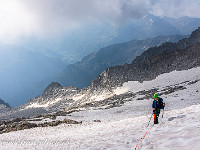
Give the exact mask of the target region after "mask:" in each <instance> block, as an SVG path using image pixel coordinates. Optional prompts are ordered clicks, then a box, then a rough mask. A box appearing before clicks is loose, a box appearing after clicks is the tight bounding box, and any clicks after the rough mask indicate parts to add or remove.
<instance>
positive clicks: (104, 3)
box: [0, 0, 200, 42]
mask: <svg viewBox="0 0 200 150" xmlns="http://www.w3.org/2000/svg"><path fill="white" fill-rule="evenodd" d="M199 8H200V2H199V1H197V0H6V1H5V0H0V18H1V23H0V42H9V41H12V42H13V41H17V40H19V39H21V38H24V37H30V36H35V37H37V38H45V37H48V36H51V35H56V34H58V35H59V34H61V33H62V32H63V31H67V30H73V29H74V28H80V27H81V26H83V25H86V24H90V23H102V22H107V23H110V24H112V25H118V24H121V23H123V22H124V21H125V20H127V19H140V18H142V17H143V16H144V15H145V14H146V13H152V14H155V15H158V16H169V17H175V18H176V17H181V16H189V17H200V9H199Z"/></svg>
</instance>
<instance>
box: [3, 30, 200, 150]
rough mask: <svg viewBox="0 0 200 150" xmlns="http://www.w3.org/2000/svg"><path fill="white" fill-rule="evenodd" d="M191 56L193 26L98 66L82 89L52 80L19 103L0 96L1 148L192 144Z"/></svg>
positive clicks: (194, 59)
mask: <svg viewBox="0 0 200 150" xmlns="http://www.w3.org/2000/svg"><path fill="white" fill-rule="evenodd" d="M199 58H200V28H198V29H196V30H195V31H193V32H192V34H191V35H190V37H188V38H184V39H182V40H180V41H179V42H177V43H171V42H166V43H164V44H161V45H160V46H154V47H151V48H149V49H147V50H146V51H144V52H143V53H142V54H141V55H140V56H137V57H136V58H135V59H134V58H133V59H134V60H133V61H132V62H130V63H126V64H123V65H118V66H113V67H109V68H107V69H105V70H104V71H103V72H102V73H101V74H100V75H99V76H98V77H97V78H95V79H94V80H93V81H92V83H91V85H90V86H88V87H85V88H82V89H78V88H76V87H74V86H67V87H64V86H61V85H60V84H59V83H58V82H52V83H51V84H49V85H48V86H47V87H46V89H45V90H44V92H43V94H42V95H40V96H38V97H36V98H32V99H30V100H29V101H28V102H27V103H26V104H23V105H20V106H18V107H15V108H9V106H6V105H5V103H3V102H2V103H3V105H4V107H6V111H4V112H2V113H1V114H0V120H1V122H0V124H1V126H0V133H2V134H0V145H1V148H2V149H15V148H16V147H17V149H28V148H30V147H31V148H33V149H115V150H116V149H120V150H121V149H127V150H128V149H144V150H145V149H169V150H170V149H176V150H184V149H185V150H186V149H189V148H191V147H192V149H195V150H198V148H199V146H200V144H199V143H200V142H199V141H200V138H199V126H200V122H199V117H200V116H199V112H200V91H199V89H200V59H199ZM155 93H158V95H159V96H160V97H162V98H163V100H164V102H165V103H166V106H165V109H164V110H162V111H161V114H160V117H159V124H153V118H152V107H151V106H152V100H153V95H154V94H155ZM27 135H28V136H27Z"/></svg>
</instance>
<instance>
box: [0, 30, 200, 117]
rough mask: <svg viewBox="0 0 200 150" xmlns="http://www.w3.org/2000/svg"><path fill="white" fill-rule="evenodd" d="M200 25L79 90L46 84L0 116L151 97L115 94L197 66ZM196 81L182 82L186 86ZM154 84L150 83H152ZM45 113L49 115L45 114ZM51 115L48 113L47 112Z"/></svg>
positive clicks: (147, 94) (64, 111)
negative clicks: (132, 84)
mask: <svg viewBox="0 0 200 150" xmlns="http://www.w3.org/2000/svg"><path fill="white" fill-rule="evenodd" d="M199 58H200V28H198V29H197V30H195V31H194V32H192V34H191V36H190V37H189V38H184V39H182V40H180V41H179V42H177V43H171V42H165V43H164V44H161V45H160V46H154V47H151V48H149V49H148V50H146V51H144V52H143V53H142V54H141V55H140V56H137V57H136V58H135V59H134V60H133V61H132V62H131V63H130V64H124V65H118V66H114V67H109V68H107V69H105V70H104V71H103V72H102V73H101V74H100V75H99V76H98V77H97V78H95V79H94V80H93V81H92V83H91V85H90V86H88V87H86V88H83V89H80V90H79V89H78V88H76V87H73V86H66V87H63V86H61V85H60V84H59V83H57V82H52V83H51V84H49V85H48V86H47V88H46V89H45V90H44V92H43V93H42V95H40V96H37V97H36V98H32V99H30V100H29V101H28V102H27V103H26V104H24V105H21V106H19V107H16V108H11V109H10V110H7V111H5V112H4V113H1V114H0V119H6V118H16V117H22V116H24V117H32V116H35V115H39V116H38V117H41V114H42V113H53V112H54V113H55V115H66V114H69V113H71V112H74V111H80V110H84V109H90V108H92V109H98V108H100V109H108V108H112V107H119V106H121V105H122V104H123V103H124V101H125V100H126V99H127V98H132V97H134V96H135V95H136V94H139V95H143V96H144V95H145V98H147V97H151V96H152V93H154V92H155V91H156V87H154V88H155V89H152V90H153V91H139V93H131V92H123V93H122V94H116V92H115V91H116V89H117V88H118V87H120V86H122V85H123V84H124V83H126V82H128V81H139V82H143V81H150V80H152V79H155V78H156V77H157V76H159V75H161V74H164V73H169V72H171V71H174V70H177V71H180V70H187V69H191V68H195V67H198V66H200V59H199ZM198 81H199V80H192V81H191V82H189V81H184V82H188V83H187V84H188V85H191V84H195V83H196V82H198ZM165 82H166V81H165ZM169 82H170V81H169ZM173 86H174V87H167V86H166V89H165V91H164V92H166V93H168V94H169V93H173V91H176V90H183V89H185V87H182V86H177V87H176V85H173ZM152 87H153V86H152ZM46 116H48V115H46ZM50 117H51V115H50Z"/></svg>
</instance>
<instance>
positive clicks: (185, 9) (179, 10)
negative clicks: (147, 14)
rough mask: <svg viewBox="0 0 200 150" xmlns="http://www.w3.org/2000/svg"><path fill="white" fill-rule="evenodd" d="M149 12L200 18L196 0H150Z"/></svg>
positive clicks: (198, 5) (173, 16)
mask: <svg viewBox="0 0 200 150" xmlns="http://www.w3.org/2000/svg"><path fill="white" fill-rule="evenodd" d="M151 12H152V13H153V14H155V15H159V16H168V17H172V18H178V17H182V16H188V17H196V18H200V1H197V0H151Z"/></svg>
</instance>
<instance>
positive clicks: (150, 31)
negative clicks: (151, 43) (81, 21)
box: [24, 14, 199, 63]
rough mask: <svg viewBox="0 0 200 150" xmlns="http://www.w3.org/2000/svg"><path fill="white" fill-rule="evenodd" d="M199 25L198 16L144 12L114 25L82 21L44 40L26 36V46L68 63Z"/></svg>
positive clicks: (188, 30) (180, 32) (190, 29)
mask: <svg viewBox="0 0 200 150" xmlns="http://www.w3.org/2000/svg"><path fill="white" fill-rule="evenodd" d="M198 27H199V19H198V18H188V17H182V18H177V19H174V18H167V17H163V18H161V17H159V16H155V15H152V14H147V15H146V16H144V17H143V18H141V19H138V20H133V19H130V20H127V21H125V22H123V23H121V24H118V25H110V24H108V23H102V24H91V25H85V26H83V27H81V28H79V29H76V30H72V31H69V32H67V33H63V35H62V36H60V37H50V38H49V39H47V40H44V41H39V40H36V39H30V40H27V43H25V44H24V45H26V47H28V48H31V49H32V48H33V49H32V50H33V51H36V50H37V51H39V52H42V54H44V55H47V56H49V57H53V58H55V57H56V58H60V59H62V60H64V61H65V62H68V63H74V62H76V61H80V60H81V59H82V58H83V57H85V56H87V55H89V54H90V53H93V52H95V51H98V50H99V49H101V48H103V47H107V46H109V45H112V44H116V43H123V42H127V41H130V40H133V39H135V40H143V39H147V38H153V37H156V36H160V35H180V34H183V35H187V34H190V33H191V32H192V31H193V30H195V29H196V28H198Z"/></svg>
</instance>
